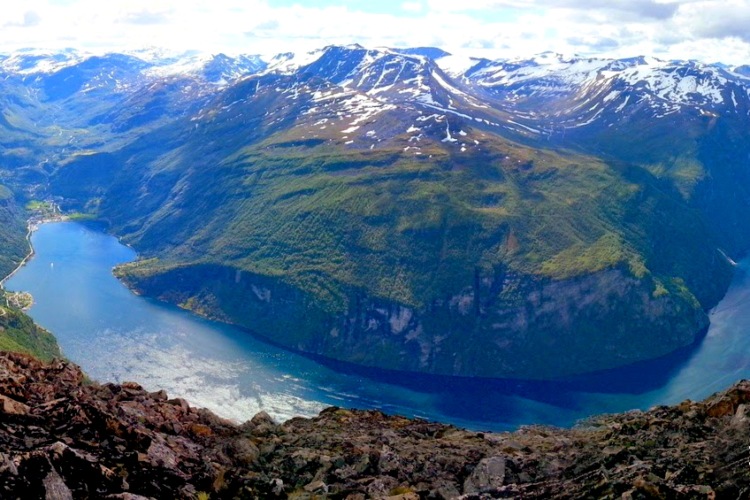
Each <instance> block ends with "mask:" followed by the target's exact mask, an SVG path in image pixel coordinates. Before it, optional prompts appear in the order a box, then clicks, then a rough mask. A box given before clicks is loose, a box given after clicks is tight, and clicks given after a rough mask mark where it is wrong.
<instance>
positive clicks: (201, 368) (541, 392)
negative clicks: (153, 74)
mask: <svg viewBox="0 0 750 500" xmlns="http://www.w3.org/2000/svg"><path fill="white" fill-rule="evenodd" d="M32 244H33V246H34V248H35V250H36V255H35V257H34V258H33V259H32V260H31V261H30V262H29V263H28V264H27V265H26V266H25V267H24V268H22V269H21V270H20V271H19V272H18V273H17V274H16V275H14V276H13V277H12V278H11V279H10V280H9V281H8V282H7V283H6V288H7V289H9V290H15V291H20V290H25V291H29V292H31V293H32V295H33V296H34V300H35V302H34V306H33V307H32V308H31V310H30V311H29V314H30V315H31V316H32V317H33V318H34V319H35V320H36V321H37V322H38V323H39V324H41V325H42V326H44V327H46V328H48V329H49V330H51V331H52V332H53V333H54V334H55V335H56V337H57V339H58V341H59V343H60V345H61V347H62V349H63V351H64V353H65V355H66V356H67V357H68V358H69V359H71V360H72V361H74V362H76V363H78V364H79V365H81V367H82V368H83V369H84V370H85V371H86V372H87V373H88V374H89V375H90V376H91V377H92V378H94V379H97V380H100V381H115V382H122V381H125V380H133V381H136V382H138V383H140V384H141V385H143V386H144V387H146V388H147V389H150V390H157V389H166V390H167V392H168V393H169V394H170V396H175V397H176V396H179V397H184V398H185V399H187V400H188V401H190V402H191V403H193V404H195V405H198V406H204V407H207V408H210V409H212V410H213V411H215V412H216V413H218V414H219V415H222V416H224V417H227V418H232V419H235V420H238V421H244V420H247V419H249V418H251V417H252V416H253V415H254V414H255V413H256V412H258V411H260V410H265V411H267V412H268V413H269V414H271V416H273V417H274V418H276V419H279V420H284V419H287V418H290V417H292V416H296V415H301V416H311V415H313V414H315V413H317V412H318V411H320V410H321V409H322V408H324V407H325V406H328V405H338V406H345V407H356V408H375V409H380V410H383V411H386V412H389V413H399V414H404V415H408V416H419V417H423V418H427V419H430V420H438V421H443V422H451V423H455V424H457V425H460V426H464V427H469V428H472V429H478V430H507V429H513V428H516V427H518V426H519V425H523V424H552V425H562V426H567V425H571V424H573V423H575V422H576V421H577V420H579V419H582V418H586V417H588V416H590V415H593V414H598V413H610V412H619V411H625V410H629V409H634V408H641V409H647V408H649V407H651V406H653V405H656V404H671V403H676V402H679V401H681V400H683V399H686V398H691V399H700V398H704V397H706V396H708V395H710V394H712V393H713V392H715V391H718V390H722V389H724V388H726V387H728V386H729V385H731V384H732V383H733V382H735V381H737V380H739V379H741V378H743V377H748V378H750V273H748V272H747V270H748V266H749V265H750V262H743V263H740V265H739V266H738V272H737V275H736V278H735V281H734V283H733V284H732V287H731V288H730V290H729V292H728V293H727V296H726V298H725V299H724V300H723V301H722V302H721V303H720V304H719V305H718V306H717V307H716V308H715V309H714V310H713V311H712V313H711V322H712V325H711V328H710V329H709V331H708V333H707V335H706V336H705V338H704V339H702V341H701V342H700V343H698V345H696V346H694V347H693V348H690V349H685V350H684V351H683V352H680V353H677V354H675V355H672V356H670V357H668V358H664V359H660V360H658V361H655V362H649V363H642V364H640V365H638V366H635V367H629V368H626V369H620V370H614V371H611V372H606V373H599V374H596V375H594V376H588V377H578V378H575V379H571V380H565V381H559V382H555V383H540V382H537V383H530V382H520V381H508V380H505V381H487V380H476V379H449V378H435V377H428V376H417V375H408V374H393V373H383V372H375V371H371V370H356V371H352V369H351V367H344V366H338V365H332V364H330V363H325V364H321V363H319V362H316V361H313V360H311V359H309V358H307V357H304V356H301V355H298V354H295V353H292V352H289V351H286V350H283V349H279V348H276V347H273V346H270V345H268V344H266V343H264V342H262V341H260V340H257V339H255V338H254V337H253V336H251V335H249V334H248V333H247V332H244V331H241V330H239V329H236V328H233V327H231V326H227V325H223V324H220V323H215V322H211V321H207V320H204V319H201V318H198V317H196V316H193V315H192V314H190V313H187V312H185V311H182V310H180V309H178V308H175V307H172V306H169V305H165V304H162V303H158V302H155V301H152V300H149V299H146V298H143V297H138V296H136V295H134V294H132V293H131V292H130V291H129V290H128V289H126V288H125V287H124V286H123V285H122V284H121V283H120V282H119V281H117V280H116V279H115V278H114V277H113V276H112V273H111V268H112V267H113V266H114V265H116V264H119V263H122V262H127V261H130V260H133V259H134V258H135V253H134V252H133V251H132V250H131V249H130V248H128V247H126V246H124V245H122V244H120V243H119V242H118V241H117V239H115V238H114V237H112V236H109V235H106V234H104V233H102V232H99V231H97V230H96V229H93V228H90V227H87V226H84V225H81V224H77V223H73V222H64V223H52V224H44V225H42V226H41V228H40V229H39V230H38V231H36V232H35V233H34V234H33V235H32ZM646 334H647V333H646Z"/></svg>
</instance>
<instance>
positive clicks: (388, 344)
mask: <svg viewBox="0 0 750 500" xmlns="http://www.w3.org/2000/svg"><path fill="white" fill-rule="evenodd" d="M119 274H120V275H121V276H122V277H123V278H124V279H125V281H126V282H127V283H128V284H129V285H130V286H131V287H133V288H134V289H135V290H137V291H138V292H139V293H144V294H146V295H149V296H153V297H157V298H159V299H161V300H165V301H168V302H172V303H176V304H179V305H181V306H182V307H184V308H187V309H190V310H192V311H195V312H197V313H199V314H202V315H204V316H208V317H211V318H214V319H219V320H221V321H226V322H230V323H234V324H237V325H241V326H243V327H246V328H248V329H250V330H253V331H254V332H257V333H259V334H260V335H262V336H264V337H266V338H268V339H270V340H272V341H273V342H275V343H278V344H281V345H283V346H286V347H290V348H292V349H297V350H299V351H302V352H306V353H310V354H316V355H323V356H326V357H329V358H332V359H336V360H339V361H345V362H349V363H356V364H359V365H364V366H373V367H379V368H385V369H392V370H407V371H418V372H425V373H434V374H443V375H462V376H479V377H510V378H514V377H516V378H553V377H559V376H564V375H571V374H576V373H581V372H590V371H594V370H600V369H606V368H612V367H616V366H622V365H625V364H628V363H633V362H636V361H640V360H643V359H650V358H654V357H658V356H661V355H664V354H667V353H669V352H672V351H674V350H675V349H678V348H680V347H684V346H686V345H689V344H690V343H692V342H693V341H694V340H695V338H696V335H697V334H698V333H699V332H700V331H701V330H703V329H705V328H706V327H707V326H708V318H707V316H706V314H705V313H704V312H703V310H702V309H701V307H700V304H698V303H697V301H696V300H695V299H694V298H692V296H691V295H690V294H689V293H682V294H681V293H680V291H679V290H678V289H675V290H673V291H672V292H671V293H669V292H667V291H666V289H665V290H663V292H662V293H659V292H658V291H657V289H656V284H655V283H654V282H653V281H652V280H648V279H638V278H636V277H633V276H632V275H630V274H629V272H628V271H627V270H624V269H620V268H615V269H608V270H603V271H600V272H597V273H594V274H591V275H587V276H583V277H578V278H573V279H568V280H544V279H538V278H533V277H529V276H523V275H517V274H512V273H496V274H495V275H494V276H487V277H482V276H481V275H480V274H479V272H477V275H476V279H475V283H474V286H473V287H469V288H467V289H465V290H463V291H462V292H461V293H459V294H456V295H452V296H447V297H445V298H444V299H441V300H435V301H433V302H432V303H431V304H429V305H428V306H427V307H426V308H424V309H418V308H415V307H409V306H406V305H403V304H399V303H397V302H393V301H387V300H383V299H378V298H373V297H370V296H368V295H367V294H366V293H364V292H363V291H361V290H359V291H356V290H351V291H350V292H349V294H348V297H347V301H346V302H347V304H348V307H347V309H346V310H345V311H344V312H343V313H338V312H336V311H328V310H325V309H323V308H321V307H320V304H319V303H318V302H316V301H315V300H314V298H313V297H311V296H309V295H306V294H304V293H303V292H301V291H299V290H298V289H296V288H294V287H292V286H289V285H287V284H285V283H283V282H282V281H280V280H278V279H274V278H270V277H267V276H260V275H256V274H252V273H248V272H243V271H240V270H237V269H233V268H229V267H223V266H214V265H202V266H184V267H176V268H173V269H171V270H167V271H164V270H161V271H160V272H158V273H156V274H152V273H150V272H145V273H144V272H142V269H140V268H139V267H137V266H125V267H123V268H121V269H120V272H119ZM653 331H658V332H659V335H649V333H650V332H653ZM634 336H637V337H638V339H639V340H638V342H632V341H630V340H629V339H632V338H633V337H634Z"/></svg>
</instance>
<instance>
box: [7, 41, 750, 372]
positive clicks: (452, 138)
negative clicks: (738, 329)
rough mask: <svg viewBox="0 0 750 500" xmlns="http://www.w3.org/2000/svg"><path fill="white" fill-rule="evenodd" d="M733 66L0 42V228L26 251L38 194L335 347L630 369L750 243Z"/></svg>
mask: <svg viewBox="0 0 750 500" xmlns="http://www.w3.org/2000/svg"><path fill="white" fill-rule="evenodd" d="M748 74H749V72H748V70H747V68H746V67H728V66H725V65H721V64H703V63H698V62H695V61H662V60H658V59H654V58H649V57H634V58H629V59H619V60H612V59H597V58H581V57H564V56H562V55H559V54H554V53H544V54H540V55H538V56H536V57H534V58H531V59H518V60H487V59H481V58H470V57H461V56H454V55H450V54H448V53H446V52H444V51H442V50H440V49H436V48H429V47H421V48H412V49H404V50H402V49H366V48H364V47H361V46H358V45H353V46H329V47H325V48H323V49H320V50H316V51H313V52H310V53H304V54H279V55H276V56H274V57H270V58H263V57H260V56H252V55H245V56H238V57H229V56H226V55H221V54H220V55H215V56H210V57H207V56H203V55H201V54H196V53H186V54H181V55H177V56H174V55H169V54H165V53H162V52H159V51H140V52H134V53H130V54H106V55H89V54H82V53H79V52H76V51H73V50H67V51H59V52H51V53H43V52H39V51H33V50H28V51H19V52H17V53H14V54H6V55H0V109H2V116H0V159H2V161H1V162H0V182H2V184H3V185H4V186H5V187H4V188H2V189H3V191H2V192H0V193H6V194H5V196H4V197H3V200H4V202H3V203H4V205H0V208H2V209H3V210H7V214H6V213H5V212H2V211H0V216H2V217H3V218H4V220H9V221H11V222H12V224H10V225H7V224H6V225H4V226H3V231H7V232H8V236H7V237H8V238H9V241H13V242H14V243H13V244H9V245H8V246H7V248H9V249H12V248H21V249H22V248H23V227H22V223H20V222H19V221H20V220H21V216H20V214H21V213H22V211H23V206H24V205H25V204H26V203H27V202H29V201H32V200H36V199H44V198H49V197H52V198H54V199H55V200H57V202H59V204H60V205H61V206H62V207H63V208H64V209H65V210H67V211H75V212H79V213H81V214H85V215H86V216H87V217H90V218H95V219H97V220H99V221H103V222H105V223H107V224H108V227H109V230H110V231H112V232H113V233H114V234H117V235H118V236H121V237H122V238H123V240H124V241H126V242H127V243H129V244H132V245H133V246H134V248H136V249H137V250H138V252H139V254H140V256H141V258H140V259H139V260H138V261H136V262H134V263H132V264H127V265H124V266H121V267H119V268H118V269H117V270H116V272H117V274H118V276H120V277H121V279H122V280H123V281H125V282H126V283H127V284H128V285H129V286H131V287H132V288H133V289H134V290H136V291H138V292H140V293H144V294H146V295H149V296H152V297H156V298H159V299H162V300H166V301H170V302H173V303H176V304H178V305H180V306H182V307H185V308H187V309H190V310H193V311H195V312H197V313H199V314H203V315H206V316H208V317H211V318H215V319H219V320H222V321H227V322H231V323H235V324H239V325H241V326H245V327H247V328H249V329H251V330H253V331H254V332H256V333H257V334H259V335H261V336H263V337H265V338H267V339H268V340H270V341H272V342H274V343H277V344H280V345H284V346H287V347H290V348H293V349H296V350H299V351H302V352H306V353H309V354H312V355H319V356H323V357H327V358H332V359H336V360H339V361H343V362H347V363H354V364H358V365H366V366H372V367H378V368H384V369H392V370H404V371H416V372H426V373H436V374H445V375H460V376H482V377H510V378H555V377H561V376H567V375H572V374H576V373H582V372H591V371H596V370H602V369H607V368H613V367H617V366H623V365H627V364H630V363H633V362H636V361H639V360H644V359H651V358H656V357H659V356H661V355H665V354H667V353H670V352H672V351H674V350H676V349H679V348H681V347H684V346H688V345H690V344H692V343H694V342H696V341H697V340H699V339H700V336H701V333H702V332H704V331H705V329H706V328H707V326H708V323H709V318H708V315H707V311H708V310H709V309H710V308H711V307H713V306H714V305H715V304H716V303H717V302H718V301H719V300H720V298H721V297H722V296H723V294H724V292H725V291H726V289H727V287H728V284H729V282H730V280H731V277H732V275H733V272H734V267H735V264H734V261H735V260H738V259H739V258H741V257H742V256H743V255H744V254H745V253H746V252H747V250H748V249H750V227H749V226H750V218H748V217H746V216H745V214H746V213H747V210H748V208H749V206H750V192H749V191H748V186H750V173H749V171H748V168H747V167H748V161H749V159H750V139H749V138H748V136H747V134H746V131H747V130H748V127H749V125H750V123H749V121H750V118H749V116H750V77H749V76H748ZM3 207H5V208H3ZM6 228H7V229H6ZM0 237H3V234H0ZM3 248H6V246H5V245H4V246H3ZM13 252H14V251H13V250H10V251H9V252H5V253H7V255H6V256H5V259H6V264H5V268H7V269H4V270H6V271H9V270H10V268H12V265H13V263H14V262H17V261H18V260H20V256H19V251H18V250H15V253H13ZM20 253H22V250H21V252H20ZM0 263H2V262H0Z"/></svg>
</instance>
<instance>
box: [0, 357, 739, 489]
mask: <svg viewBox="0 0 750 500" xmlns="http://www.w3.org/2000/svg"><path fill="white" fill-rule="evenodd" d="M749 408H750V382H747V381H743V382H740V383H739V384H737V385H736V386H734V387H733V388H731V389H730V390H728V391H726V392H724V393H721V394H718V395H716V396H714V397H712V398H710V399H708V400H706V401H705V402H702V403H693V402H689V401H688V402H685V403H682V404H680V405H678V406H675V407H659V408H655V409H653V410H651V411H649V412H630V413H626V414H623V415H615V416H607V417H601V418H597V419H595V420H592V421H590V422H587V423H585V425H583V426H581V427H579V428H576V429H572V430H560V429H551V428H542V427H528V428H523V429H521V430H520V431H518V432H515V433H506V434H490V433H481V432H470V431H465V430H461V429H457V428H455V427H452V426H447V425H442V424H436V423H429V422H426V421H422V420H409V419H406V418H402V417H396V416H386V415H384V414H382V413H379V412H374V411H355V410H344V409H339V408H329V409H327V410H325V411H323V412H322V413H321V414H320V415H319V416H318V417H316V418H313V419H303V418H297V419H292V420H290V421H288V422H286V423H283V424H278V423H276V422H273V421H272V420H271V419H270V418H269V417H268V415H266V414H264V413H261V414H258V415H256V416H255V417H253V418H252V419H251V420H250V421H248V422H245V423H244V424H241V425H238V424H234V423H232V422H229V421H226V420H223V419H220V418H218V417H216V416H215V415H213V414H212V413H210V412H209V411H206V410H202V409H196V408H193V407H191V406H190V405H189V404H188V403H187V402H185V401H184V400H181V399H169V397H168V396H167V394H165V393H164V392H163V391H160V392H147V391H145V390H144V389H142V388H141V387H140V386H138V385H137V384H134V383H125V384H122V385H113V384H105V385H99V384H95V383H90V382H87V381H86V379H85V378H84V376H83V374H82V373H81V371H80V370H79V369H78V368H77V367H76V366H74V365H72V364H70V363H66V362H61V361H55V362H52V363H50V364H45V363H42V362H39V361H36V360H35V359H33V358H30V357H27V356H24V355H19V354H8V353H1V354H0V497H2V498H47V499H67V498H112V499H115V498H119V499H132V500H136V499H139V498H160V499H161V498H287V497H288V498H346V499H352V500H354V499H365V498H393V499H401V500H409V499H415V500H416V499H419V498H436V499H437V498H465V499H480V498H508V497H524V498H551V497H564V498H583V497H588V498H745V497H747V496H748V495H749V494H750V466H748V452H747V449H748V448H747V446H748V443H750V410H749Z"/></svg>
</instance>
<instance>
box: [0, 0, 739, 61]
mask: <svg viewBox="0 0 750 500" xmlns="http://www.w3.org/2000/svg"><path fill="white" fill-rule="evenodd" d="M749 27H750V0H370V1H355V0H319V1H314V2H313V1H301V0H280V1H270V0H210V1H203V0H126V1H121V0H24V1H23V2H20V1H13V2H6V3H4V5H3V8H2V9H1V10H0V51H1V52H10V51H13V50H17V49H19V48H44V49H59V48H67V47H71V48H75V49H79V50H86V51H90V52H96V53H98V52H111V51H120V50H134V49H140V48H147V47H160V48H165V49H168V50H174V51H184V50H200V51H203V52H210V53H218V52H224V53H227V54H230V55H234V54H239V53H245V54H264V55H272V54H276V53H280V52H287V51H294V52H298V51H303V50H304V51H307V50H313V49H315V48H320V47H323V46H326V45H330V44H350V43H359V44H361V45H363V46H365V47H383V46H386V47H399V48H403V47H410V46H436V47H441V48H443V49H445V50H447V51H449V52H451V53H454V54H464V55H474V56H479V57H491V58H501V57H502V58H505V57H523V56H528V55H532V54H537V53H540V52H544V51H554V52H559V53H562V54H567V55H573V54H578V55H582V56H605V57H630V56H636V55H650V56H655V57H659V58H662V59H697V60H701V61H704V62H724V63H727V64H750V28H749Z"/></svg>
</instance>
